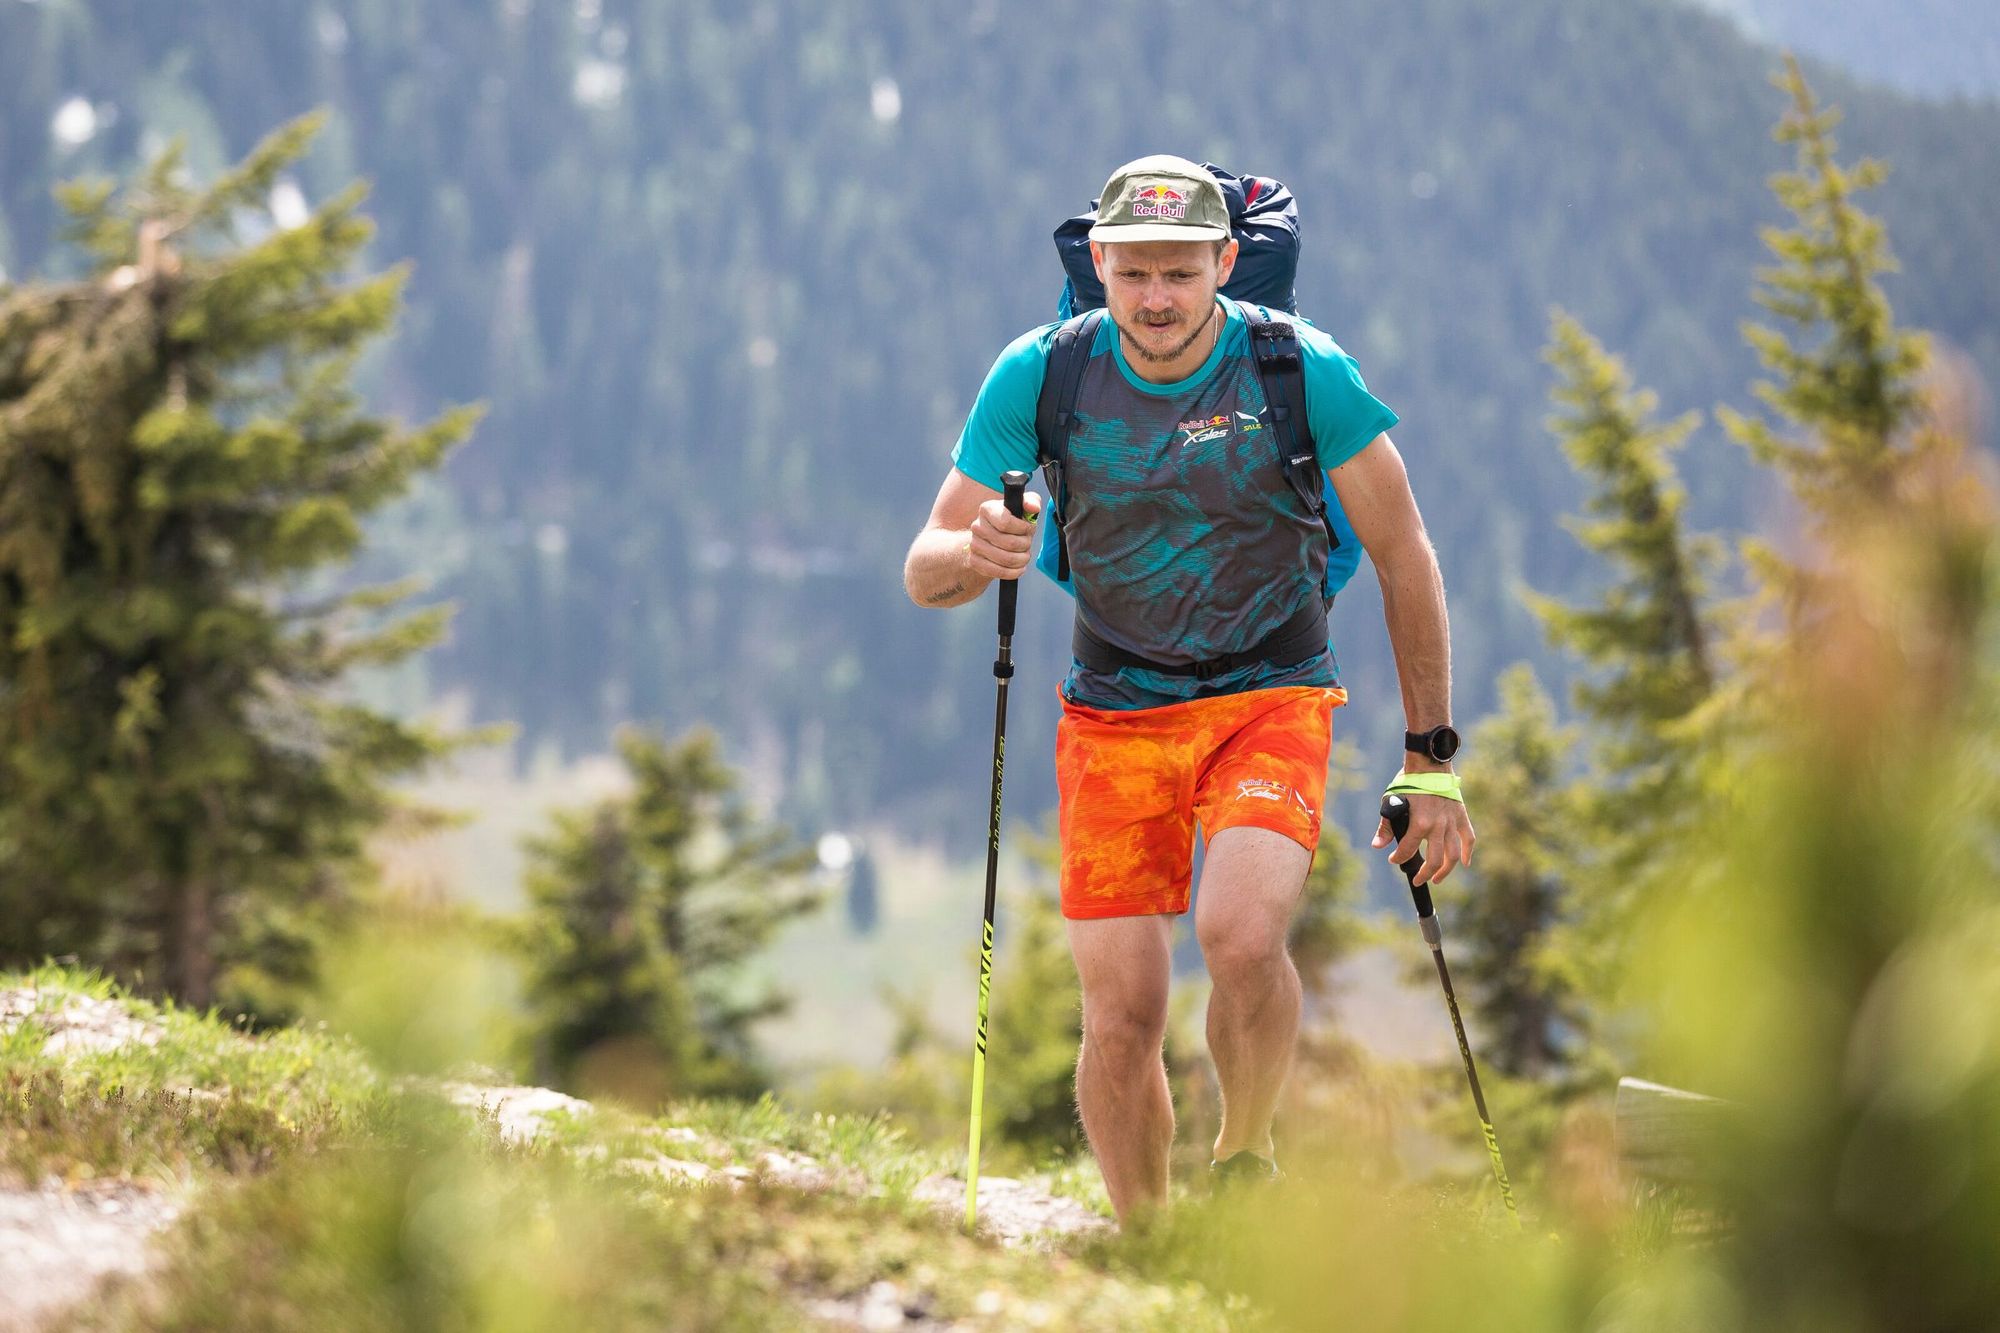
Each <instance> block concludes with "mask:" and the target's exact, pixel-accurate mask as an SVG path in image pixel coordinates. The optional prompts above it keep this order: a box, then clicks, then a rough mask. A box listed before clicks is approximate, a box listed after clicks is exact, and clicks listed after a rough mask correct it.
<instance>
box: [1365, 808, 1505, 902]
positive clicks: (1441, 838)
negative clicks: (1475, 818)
mask: <svg viewBox="0 0 2000 1333" xmlns="http://www.w3.org/2000/svg"><path fill="white" fill-rule="evenodd" d="M1403 799H1404V800H1405V801H1408V802H1409V803H1410V828H1409V831H1408V832H1407V833H1405V834H1404V835H1403V840H1402V841H1401V842H1398V843H1396V844H1395V847H1394V848H1393V849H1392V850H1391V851H1390V853H1389V860H1390V862H1391V863H1393V864H1395V865H1399V866H1400V865H1401V864H1403V862H1405V861H1407V860H1409V859H1410V857H1411V856H1413V855H1414V854H1415V853H1416V851H1417V847H1418V845H1419V844H1428V846H1427V847H1426V849H1425V852H1424V868H1423V869H1422V870H1419V871H1418V872H1417V877H1416V879H1415V881H1413V882H1414V883H1415V884H1431V883H1434V882H1436V881H1439V880H1442V879H1443V878H1444V877H1445V876H1447V875H1449V874H1450V873H1451V872H1452V868H1453V867H1455V866H1458V865H1471V864H1472V849H1473V848H1474V847H1475V846H1477V845H1478V843H1479V835H1478V834H1476V833H1474V832H1473V831H1472V816H1470V815H1469V814H1467V813H1466V810H1465V803H1464V802H1463V801H1454V800H1451V799H1450V798H1448V797H1444V796H1428V795H1425V794H1424V793H1422V792H1413V793H1411V794H1409V795H1407V796H1405V797H1403ZM1393 841H1394V839H1393V838H1392V837H1391V836H1390V833H1389V821H1388V820H1386V819H1385V820H1383V821H1382V822H1381V823H1380V824H1378V825H1377V826H1376V828H1375V840H1374V841H1373V842H1371V843H1370V844H1369V846H1371V847H1388V846H1389V845H1390V843H1391V842H1393Z"/></svg>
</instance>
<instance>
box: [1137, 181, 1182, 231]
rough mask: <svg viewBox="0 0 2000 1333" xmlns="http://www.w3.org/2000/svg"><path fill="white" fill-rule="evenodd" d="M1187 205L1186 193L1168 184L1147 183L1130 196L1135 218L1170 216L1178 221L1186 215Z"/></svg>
mask: <svg viewBox="0 0 2000 1333" xmlns="http://www.w3.org/2000/svg"><path fill="white" fill-rule="evenodd" d="M1187 207H1188V197H1187V195H1185V194H1183V193H1182V192H1181V191H1179V190H1176V189H1174V188H1173V187H1172V186H1169V185H1148V186H1145V187H1143V188H1142V189H1140V190H1139V191H1138V192H1136V193H1135V194H1134V195H1133V196H1132V216H1133V217H1135V218H1172V219H1173V220H1174V221H1176V222H1179V221H1182V220H1184V219H1185V218H1186V217H1187Z"/></svg>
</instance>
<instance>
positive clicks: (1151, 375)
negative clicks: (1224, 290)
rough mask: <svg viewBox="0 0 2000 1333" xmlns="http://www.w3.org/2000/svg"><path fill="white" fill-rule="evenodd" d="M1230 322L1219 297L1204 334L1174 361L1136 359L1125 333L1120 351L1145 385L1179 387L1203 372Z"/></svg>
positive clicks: (1211, 308)
mask: <svg viewBox="0 0 2000 1333" xmlns="http://www.w3.org/2000/svg"><path fill="white" fill-rule="evenodd" d="M1228 322H1229V316H1228V314H1227V313H1226V312H1225V311H1224V310H1223V308H1222V298H1220V297H1217V298H1215V299H1214V300H1212V301H1210V302H1209V304H1208V320H1207V322H1206V323H1205V324H1204V325H1203V326H1202V330H1201V332H1200V333H1199V334H1198V335H1196V337H1195V340H1194V341H1193V342H1191V343H1189V344H1188V349H1187V350H1186V351H1185V352H1182V353H1181V354H1180V355H1179V356H1177V357H1175V358H1174V359H1173V360H1171V361H1148V360H1146V359H1145V358H1143V357H1140V356H1135V355H1134V354H1133V352H1132V344H1131V342H1130V341H1129V340H1127V339H1126V337H1125V335H1124V334H1123V333H1122V332H1121V333H1120V334H1119V335H1118V340H1119V343H1120V350H1121V351H1123V352H1124V353H1125V364H1126V365H1127V366H1129V367H1131V370H1132V373H1133V374H1134V375H1137V376H1138V377H1139V378H1140V379H1142V380H1144V381H1146V383H1148V384H1178V383H1179V382H1180V381H1182V380H1184V379H1186V378H1187V377H1188V376H1190V375H1192V374H1194V373H1195V372H1196V371H1197V370H1200V369H1201V367H1202V363H1203V362H1205V361H1207V360H1208V355H1209V353H1210V352H1213V351H1214V350H1215V341H1216V339H1218V338H1220V337H1221V336H1222V327H1223V325H1224V324H1226V323H1228Z"/></svg>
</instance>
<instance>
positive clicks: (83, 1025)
mask: <svg viewBox="0 0 2000 1333" xmlns="http://www.w3.org/2000/svg"><path fill="white" fill-rule="evenodd" d="M30 1018H32V1019H34V1020H35V1024H36V1026H38V1027H40V1028H42V1029H44V1030H45V1031H47V1032H48V1034H49V1037H48V1040H47V1041H45V1042H44V1043H42V1054H43V1055H49V1056H60V1055H68V1054H73V1053H78V1052H84V1051H112V1050H116V1049H118V1048H119V1047H120V1046H126V1045H129V1044H131V1043H133V1042H137V1043H139V1044H140V1045H141V1046H154V1045H158V1044H159V1040H160V1037H161V1035H162V1031H161V1028H160V1026H159V1025H158V1024H157V1023H148V1022H146V1021H145V1020H143V1019H139V1018H134V1017H133V1016H132V1015H131V1014H129V1013H127V1012H126V1011H125V1007H124V1006H123V1005H121V1004H119V1003H118V1002H117V1001H116V1000H93V999H91V998H90V997H88V996H85V995H75V994H72V993H70V992H68V991H56V992H51V993H49V994H43V993H42V992H41V991H38V990H36V989H35V988H34V987H33V986H20V987H16V988H14V989H11V990H0V1033H8V1032H12V1031H13V1030H14V1029H15V1028H18V1027H19V1026H21V1024H22V1023H24V1022H26V1021H27V1020H28V1019H30Z"/></svg>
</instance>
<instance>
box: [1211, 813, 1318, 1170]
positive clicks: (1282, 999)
mask: <svg viewBox="0 0 2000 1333" xmlns="http://www.w3.org/2000/svg"><path fill="white" fill-rule="evenodd" d="M1311 864H1312V856H1311V854H1310V853H1309V852H1307V851H1306V849H1305V848H1303V847H1301V846H1300V845H1299V844H1298V843H1296V842H1293V841H1292V840H1291V839H1290V838H1287V837H1286V836H1284V835H1283V834H1282V833H1274V832H1272V831H1271V830H1269V829H1261V828H1229V829H1223V830H1222V831H1221V832H1220V833H1217V834H1216V835H1215V837H1214V838H1212V839H1210V841H1209V844H1208V851H1207V854H1206V856H1205V857H1204V858H1203V862H1202V872H1201V892H1200V893H1199V894H1198V895H1197V898H1196V902H1195V923H1194V927H1195V937H1196V938H1197V939H1199V940H1200V941H1201V952H1202V957H1203V958H1204V959H1205V960H1206V961H1207V963H1208V975H1209V979H1210V981H1211V982H1213V983H1214V989H1213V991H1212V992H1211V993H1210V995H1209V1000H1208V1050H1209V1054H1210V1056H1211V1057H1213V1059H1214V1060H1215V1074H1216V1079H1217V1081H1218V1082H1220V1083H1221V1085H1222V1130H1221V1132H1220V1133H1219V1134H1217V1135H1216V1139H1215V1160H1216V1161H1218V1162H1219V1161H1222V1160H1223V1159H1224V1158H1226V1157H1228V1156H1229V1155H1230V1154H1232V1153H1236V1152H1241V1151H1243V1150H1244V1149H1246V1148H1247V1149H1249V1150H1250V1151H1251V1152H1254V1153H1256V1154H1257V1155H1258V1156H1260V1157H1264V1158H1267V1159H1268V1158H1271V1157H1272V1156H1273V1151H1272V1146H1271V1117H1272V1115H1273V1113H1274V1112H1275V1111H1276V1110H1277V1106H1278V1093H1279V1091H1280V1090H1281V1089H1282V1088H1283V1087H1284V1085H1285V1076H1286V1074H1288V1073H1289V1072H1291V1067H1292V1050H1293V1046H1294V1045H1295V1043H1296V1042H1297V1040H1298V1034H1299V1009H1300V1003H1301V991H1300V988H1299V973H1298V969H1297V968H1295V967H1293V966H1292V959H1291V955H1290V954H1289V953H1288V952H1287V951H1286V948H1285V935H1286V932H1287V930H1288V929H1289V928H1290V926H1291V920H1292V909H1293V908H1294V907H1296V906H1297V904H1298V901H1299V891H1300V890H1301V889H1302V888H1304V886H1305V880H1306V870H1307V868H1308V867H1310V866H1311Z"/></svg>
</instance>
